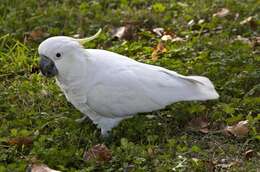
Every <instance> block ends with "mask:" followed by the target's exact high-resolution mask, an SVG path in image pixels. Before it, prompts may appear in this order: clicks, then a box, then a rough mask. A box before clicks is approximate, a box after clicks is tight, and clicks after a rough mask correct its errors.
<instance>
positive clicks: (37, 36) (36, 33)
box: [24, 28, 50, 43]
mask: <svg viewBox="0 0 260 172" xmlns="http://www.w3.org/2000/svg"><path fill="white" fill-rule="evenodd" d="M49 35H50V34H49V33H47V32H45V31H44V29H43V28H36V29H35V30H33V31H31V32H29V33H25V35H24V43H26V42H31V41H39V40H42V39H44V38H46V37H48V36H49Z"/></svg>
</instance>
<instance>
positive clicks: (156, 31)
mask: <svg viewBox="0 0 260 172" xmlns="http://www.w3.org/2000/svg"><path fill="white" fill-rule="evenodd" d="M153 32H154V33H155V34H156V35H157V36H159V37H161V36H163V33H164V28H161V27H158V28H154V29H153Z"/></svg>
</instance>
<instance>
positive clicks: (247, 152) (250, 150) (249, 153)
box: [244, 149, 255, 160]
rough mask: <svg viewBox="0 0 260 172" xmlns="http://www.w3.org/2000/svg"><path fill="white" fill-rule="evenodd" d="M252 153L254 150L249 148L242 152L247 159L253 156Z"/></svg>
mask: <svg viewBox="0 0 260 172" xmlns="http://www.w3.org/2000/svg"><path fill="white" fill-rule="evenodd" d="M254 153H255V151H254V150H252V149H249V150H247V151H246V152H245V153H244V156H245V158H246V159H247V160H249V159H250V158H252V157H253V155H254Z"/></svg>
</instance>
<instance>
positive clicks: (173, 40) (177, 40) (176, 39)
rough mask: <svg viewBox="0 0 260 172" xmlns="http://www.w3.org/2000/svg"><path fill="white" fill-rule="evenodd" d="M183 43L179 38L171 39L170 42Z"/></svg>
mask: <svg viewBox="0 0 260 172" xmlns="http://www.w3.org/2000/svg"><path fill="white" fill-rule="evenodd" d="M183 41H185V40H184V39H183V38H181V37H176V38H174V39H172V42H183Z"/></svg>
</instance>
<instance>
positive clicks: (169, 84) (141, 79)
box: [88, 51, 218, 117]
mask: <svg viewBox="0 0 260 172" xmlns="http://www.w3.org/2000/svg"><path fill="white" fill-rule="evenodd" d="M106 52H107V51H103V55H104V54H106V55H107V58H106V57H103V58H102V59H103V61H102V63H99V64H102V65H103V67H101V68H100V67H99V69H103V70H104V71H102V70H101V71H100V72H99V73H97V74H96V76H95V84H94V85H93V86H92V89H91V90H90V91H89V94H88V104H89V106H90V107H91V108H92V109H93V110H95V111H96V112H97V113H99V114H101V115H103V116H106V117H124V116H129V115H132V114H135V113H138V112H150V111H154V110H158V109H162V108H164V107H165V106H166V105H169V104H171V103H174V102H177V101H187V100H208V99H216V98H218V94H217V92H216V90H215V88H214V86H213V84H212V83H211V82H210V80H209V79H208V78H206V77H201V76H183V75H180V74H178V73H176V72H174V71H170V70H167V69H164V68H161V67H158V66H152V65H147V64H143V63H139V62H136V61H133V60H131V59H129V60H128V58H126V57H124V56H121V55H118V54H115V53H112V54H111V52H107V53H106ZM90 53H91V51H90ZM93 53H94V52H93ZM93 53H92V55H93V56H95V57H96V58H97V59H95V60H98V55H101V54H102V53H100V54H95V53H94V54H93ZM110 58H111V59H110ZM116 58H118V59H116ZM106 60H109V62H107V63H108V65H107V66H106V64H107V63H106V62H105V61H106Z"/></svg>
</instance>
